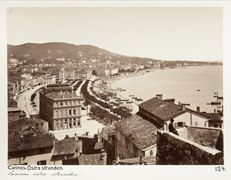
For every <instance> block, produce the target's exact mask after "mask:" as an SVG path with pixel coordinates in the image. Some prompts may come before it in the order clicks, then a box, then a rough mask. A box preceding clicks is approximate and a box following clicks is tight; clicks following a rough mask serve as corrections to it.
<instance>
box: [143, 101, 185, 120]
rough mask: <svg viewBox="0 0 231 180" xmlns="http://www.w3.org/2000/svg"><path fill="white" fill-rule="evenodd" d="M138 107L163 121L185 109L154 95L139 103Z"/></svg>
mask: <svg viewBox="0 0 231 180" xmlns="http://www.w3.org/2000/svg"><path fill="white" fill-rule="evenodd" d="M139 107H141V108H142V109H144V110H146V111H148V112H149V113H151V114H153V115H154V116H156V117H157V118H159V119H161V120H164V121H167V120H170V119H171V118H174V117H175V116H177V115H179V114H181V113H183V112H185V111H186V110H184V109H183V108H182V107H181V106H179V105H176V104H174V103H171V102H167V101H164V100H160V99H158V98H156V97H154V98H152V99H150V100H147V101H145V102H143V103H141V104H140V105H139Z"/></svg>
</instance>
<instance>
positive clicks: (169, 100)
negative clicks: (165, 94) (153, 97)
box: [164, 98, 175, 104]
mask: <svg viewBox="0 0 231 180" xmlns="http://www.w3.org/2000/svg"><path fill="white" fill-rule="evenodd" d="M164 101H166V102H170V103H173V104H174V103H175V99H174V98H171V99H165V100H164Z"/></svg>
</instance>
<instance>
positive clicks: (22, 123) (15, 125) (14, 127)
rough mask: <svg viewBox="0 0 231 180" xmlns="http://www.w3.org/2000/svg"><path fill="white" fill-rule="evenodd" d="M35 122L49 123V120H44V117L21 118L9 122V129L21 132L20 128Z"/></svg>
mask: <svg viewBox="0 0 231 180" xmlns="http://www.w3.org/2000/svg"><path fill="white" fill-rule="evenodd" d="M35 123H47V121H45V120H43V119H37V118H32V119H26V118H25V119H20V120H17V121H13V122H9V123H8V129H9V131H15V132H19V131H20V129H22V128H23V126H26V125H28V126H30V125H32V124H35Z"/></svg>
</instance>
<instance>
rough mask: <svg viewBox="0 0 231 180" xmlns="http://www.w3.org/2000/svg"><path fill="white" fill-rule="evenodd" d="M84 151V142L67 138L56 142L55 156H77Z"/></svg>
mask: <svg viewBox="0 0 231 180" xmlns="http://www.w3.org/2000/svg"><path fill="white" fill-rule="evenodd" d="M81 151H82V141H81V140H75V139H74V138H66V139H63V140H60V141H56V142H55V147H54V152H53V155H54V156H56V155H68V154H73V155H74V154H76V153H77V152H81Z"/></svg>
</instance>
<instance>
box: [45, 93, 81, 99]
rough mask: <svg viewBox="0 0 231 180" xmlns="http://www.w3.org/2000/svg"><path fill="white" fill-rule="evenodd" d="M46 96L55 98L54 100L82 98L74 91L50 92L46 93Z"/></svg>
mask: <svg viewBox="0 0 231 180" xmlns="http://www.w3.org/2000/svg"><path fill="white" fill-rule="evenodd" d="M46 97H48V98H50V99H53V100H60V99H76V98H80V97H79V96H77V95H76V94H75V93H74V92H69V91H64V92H62V91H60V92H50V93H48V94H46Z"/></svg>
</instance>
